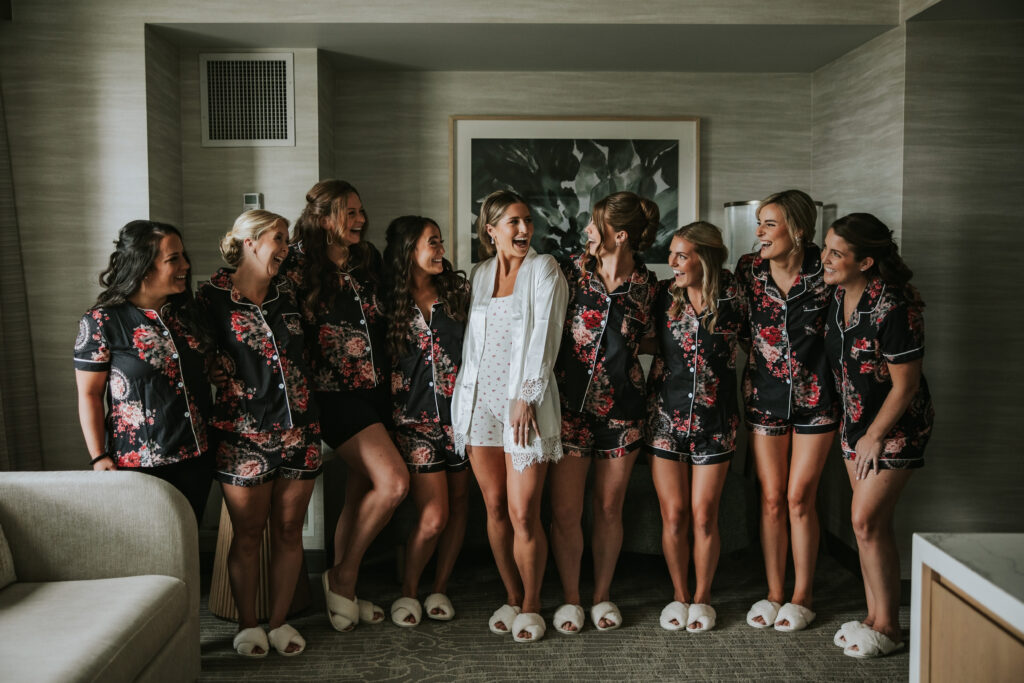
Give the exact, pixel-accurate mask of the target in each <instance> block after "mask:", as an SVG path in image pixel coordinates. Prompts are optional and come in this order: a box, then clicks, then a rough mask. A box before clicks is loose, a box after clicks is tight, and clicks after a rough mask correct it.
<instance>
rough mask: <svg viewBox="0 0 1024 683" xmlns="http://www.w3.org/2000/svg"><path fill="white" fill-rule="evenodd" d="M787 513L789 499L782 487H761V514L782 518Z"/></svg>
mask: <svg viewBox="0 0 1024 683" xmlns="http://www.w3.org/2000/svg"><path fill="white" fill-rule="evenodd" d="M787 514H789V501H788V500H787V499H786V491H785V490H782V489H765V488H762V489H761V515H762V516H764V517H768V518H770V519H774V520H782V519H784V518H785V517H786V515H787Z"/></svg>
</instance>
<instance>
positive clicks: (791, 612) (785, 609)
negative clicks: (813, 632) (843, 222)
mask: <svg viewBox="0 0 1024 683" xmlns="http://www.w3.org/2000/svg"><path fill="white" fill-rule="evenodd" d="M816 616H818V615H817V614H815V613H814V612H812V611H811V610H809V609H807V608H806V607H804V606H803V605H797V604H796V603H792V602H787V603H786V604H785V605H783V606H782V608H781V609H779V613H778V615H777V616H776V617H775V630H776V631H803V630H804V629H805V628H807V626H808V624H810V623H811V622H812V621H814V617H816ZM780 621H788V622H789V625H788V626H780V625H779V622H780Z"/></svg>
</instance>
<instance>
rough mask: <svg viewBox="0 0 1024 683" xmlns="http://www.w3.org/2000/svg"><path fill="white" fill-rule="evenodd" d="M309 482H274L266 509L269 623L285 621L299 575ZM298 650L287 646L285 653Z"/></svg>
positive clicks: (296, 646) (302, 480) (310, 482)
mask: <svg viewBox="0 0 1024 683" xmlns="http://www.w3.org/2000/svg"><path fill="white" fill-rule="evenodd" d="M313 484H314V480H313V479H276V480H275V481H274V486H273V499H272V502H271V506H270V623H269V626H270V628H271V629H275V628H277V627H278V626H281V625H282V624H284V623H285V621H287V618H288V608H289V607H290V606H291V604H292V597H293V596H294V594H295V586H296V584H297V583H298V581H299V572H300V571H302V522H303V520H304V518H305V516H306V508H308V507H309V498H310V496H312V495H313ZM298 649H299V646H298V645H296V644H295V643H290V644H289V645H288V648H287V651H288V652H295V651H296V650H298Z"/></svg>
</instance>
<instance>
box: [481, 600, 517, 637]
mask: <svg viewBox="0 0 1024 683" xmlns="http://www.w3.org/2000/svg"><path fill="white" fill-rule="evenodd" d="M522 611H523V608H522V607H518V606H516V607H513V606H512V605H502V606H501V607H499V608H498V609H496V610H494V614H492V615H491V618H490V620H488V622H487V627H488V628H489V629H491V633H497V634H498V635H499V636H506V635H508V634H509V633H512V631H511V627H512V620H513V619H515V618H516V617H517V616H518V615H519V613H520V612H522ZM498 624H501V625H502V626H504V628H498Z"/></svg>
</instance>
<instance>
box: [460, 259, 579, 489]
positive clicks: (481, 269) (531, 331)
mask: <svg viewBox="0 0 1024 683" xmlns="http://www.w3.org/2000/svg"><path fill="white" fill-rule="evenodd" d="M496 271H497V260H496V259H495V258H490V259H488V260H486V261H484V262H483V263H479V264H477V265H476V267H475V268H474V269H473V273H472V276H471V281H472V287H473V291H472V298H471V303H470V311H469V322H468V324H467V325H466V337H465V341H464V342H463V347H462V367H461V368H460V369H459V376H458V378H457V379H456V380H455V393H454V395H453V396H452V427H453V430H454V432H455V448H456V450H457V451H458V452H459V453H460V454H462V453H465V452H466V444H467V440H468V438H469V425H470V421H471V420H472V417H473V406H474V404H475V403H476V382H477V376H478V375H479V373H480V363H481V359H482V356H483V351H484V328H485V327H486V324H487V305H488V304H489V303H490V301H491V294H492V292H493V291H494V276H495V273H496ZM512 297H513V299H512V305H513V311H514V312H513V316H514V317H515V320H516V322H517V323H518V325H517V328H518V329H519V330H520V333H519V334H517V335H515V336H514V337H513V339H512V349H511V352H510V357H509V381H508V399H509V400H508V404H507V405H506V407H505V415H504V422H505V429H504V433H503V435H502V436H503V438H502V440H503V441H504V443H505V450H506V452H508V453H509V455H510V456H511V457H512V465H513V466H514V467H515V468H516V469H517V470H519V471H520V472H521V471H523V470H524V469H526V467H528V466H529V465H532V464H533V463H535V462H548V461H551V462H553V461H557V460H560V459H561V457H562V442H561V438H560V434H561V421H562V414H561V410H560V409H559V405H558V386H557V385H556V384H555V375H554V365H555V358H556V357H557V356H558V346H559V343H560V342H561V339H562V324H563V323H564V322H565V307H566V305H567V303H568V298H569V288H568V286H567V285H566V283H565V278H564V277H563V276H562V271H561V269H559V267H558V264H557V263H556V262H555V259H554V258H552V257H551V256H548V255H546V254H543V255H542V254H538V253H537V252H536V251H534V250H533V249H532V248H531V249H530V252H529V253H528V254H527V255H526V258H525V259H524V260H523V264H522V265H521V266H520V267H519V273H518V274H517V275H516V284H515V289H514V290H513V292H512ZM518 399H522V400H524V401H526V402H527V403H531V404H533V406H534V407H535V410H536V414H537V427H538V428H539V430H540V434H539V435H537V436H535V438H534V440H533V442H532V443H530V444H528V445H527V446H516V445H515V442H514V440H513V439H512V430H511V429H510V428H509V424H508V421H509V411H510V409H511V407H512V406H513V405H514V403H515V401H517V400H518ZM469 445H472V444H469Z"/></svg>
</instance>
